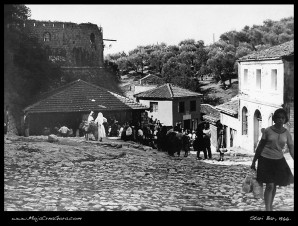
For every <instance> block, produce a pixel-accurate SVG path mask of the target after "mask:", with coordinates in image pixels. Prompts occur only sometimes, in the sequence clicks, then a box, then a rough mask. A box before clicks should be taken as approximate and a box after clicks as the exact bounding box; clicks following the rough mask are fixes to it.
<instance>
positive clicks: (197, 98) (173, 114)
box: [134, 83, 202, 130]
mask: <svg viewBox="0 0 298 226" xmlns="http://www.w3.org/2000/svg"><path fill="white" fill-rule="evenodd" d="M134 96H135V97H136V99H137V101H138V102H140V103H141V104H142V105H145V106H148V107H150V112H149V113H148V116H149V117H151V115H153V118H154V119H155V118H156V119H158V120H160V122H161V123H162V124H163V125H165V126H175V125H178V124H180V125H181V127H182V128H184V129H191V130H195V129H196V128H197V124H198V123H199V122H200V121H201V114H200V104H201V96H202V94H200V93H196V92H192V91H190V90H187V89H183V88H180V87H178V86H174V85H173V84H170V83H166V84H164V85H161V86H158V87H156V88H153V89H150V90H147V91H145V92H141V93H138V94H135V95H134Z"/></svg>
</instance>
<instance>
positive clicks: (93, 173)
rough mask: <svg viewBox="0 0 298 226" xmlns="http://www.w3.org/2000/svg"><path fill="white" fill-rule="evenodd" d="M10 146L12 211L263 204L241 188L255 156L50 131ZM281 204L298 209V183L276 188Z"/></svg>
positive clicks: (259, 207)
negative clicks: (206, 154)
mask: <svg viewBox="0 0 298 226" xmlns="http://www.w3.org/2000/svg"><path fill="white" fill-rule="evenodd" d="M4 146H5V149H4V156H5V157H4V161H5V165H4V170H5V171H4V184H5V186H4V210H5V211H73V210H77V211H123V210H130V211H137V210H140V211H188V210H189V211H191V210H192V211H205V210H209V211H263V210H264V203H263V200H262V199H255V198H254V197H253V194H252V193H243V192H242V191H241V184H242V181H243V179H244V178H245V176H246V173H247V172H248V171H249V166H250V163H251V160H252V156H245V155H242V156H234V155H230V156H228V155H226V158H225V161H224V162H217V161H216V160H215V159H217V153H214V160H204V161H202V160H200V161H198V160H196V155H195V154H194V153H192V154H190V155H189V156H188V157H186V158H185V157H170V156H168V155H167V154H166V153H164V152H158V151H157V150H154V149H150V148H148V147H143V146H140V145H137V144H135V143H132V142H131V143H129V142H122V141H113V140H106V141H104V142H101V143H99V142H95V141H88V142H86V141H84V139H83V138H59V141H58V142H56V143H49V142H47V137H45V136H38V137H29V138H24V137H7V138H5V144H4ZM182 156H183V155H182ZM292 167H293V166H292ZM274 210H276V211H293V210H294V186H293V185H291V186H288V187H278V188H277V192H276V198H275V201H274Z"/></svg>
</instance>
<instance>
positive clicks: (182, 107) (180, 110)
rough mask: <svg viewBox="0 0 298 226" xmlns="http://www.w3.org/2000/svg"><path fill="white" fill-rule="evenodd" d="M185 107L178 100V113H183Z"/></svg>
mask: <svg viewBox="0 0 298 226" xmlns="http://www.w3.org/2000/svg"><path fill="white" fill-rule="evenodd" d="M184 110H185V107H184V102H179V105H178V112H179V113H184Z"/></svg>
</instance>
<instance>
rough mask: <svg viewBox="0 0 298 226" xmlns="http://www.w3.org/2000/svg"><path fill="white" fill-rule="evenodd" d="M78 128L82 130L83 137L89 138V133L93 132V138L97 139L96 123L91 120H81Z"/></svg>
mask: <svg viewBox="0 0 298 226" xmlns="http://www.w3.org/2000/svg"><path fill="white" fill-rule="evenodd" d="M79 129H80V130H81V131H82V132H83V134H84V136H85V139H86V140H89V134H90V133H91V134H93V136H94V137H95V140H97V138H98V128H97V125H96V124H95V123H94V122H93V121H91V122H90V123H88V121H86V120H85V121H82V122H81V123H80V125H79Z"/></svg>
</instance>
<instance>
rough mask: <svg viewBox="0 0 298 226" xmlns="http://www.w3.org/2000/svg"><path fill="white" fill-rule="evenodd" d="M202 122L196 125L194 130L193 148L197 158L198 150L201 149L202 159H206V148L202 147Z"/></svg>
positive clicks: (199, 158) (198, 157)
mask: <svg viewBox="0 0 298 226" xmlns="http://www.w3.org/2000/svg"><path fill="white" fill-rule="evenodd" d="M203 135H204V134H203V123H201V124H199V125H198V128H197V131H196V139H195V140H194V142H193V149H194V151H196V152H197V160H201V159H202V158H201V157H200V152H201V151H203V153H204V159H207V150H206V148H204V147H205V146H204V138H203Z"/></svg>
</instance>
